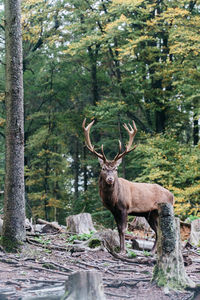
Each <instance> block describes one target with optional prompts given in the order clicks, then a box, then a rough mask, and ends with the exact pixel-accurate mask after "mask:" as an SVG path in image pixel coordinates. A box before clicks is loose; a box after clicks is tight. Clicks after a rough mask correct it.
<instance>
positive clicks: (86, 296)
mask: <svg viewBox="0 0 200 300" xmlns="http://www.w3.org/2000/svg"><path fill="white" fill-rule="evenodd" d="M66 290H67V292H68V296H67V297H66V298H65V299H67V300H75V299H76V300H94V299H95V300H106V298H105V296H104V292H103V282H102V277H101V274H99V273H97V272H95V271H81V272H76V273H74V274H72V275H70V276H69V281H68V286H66Z"/></svg>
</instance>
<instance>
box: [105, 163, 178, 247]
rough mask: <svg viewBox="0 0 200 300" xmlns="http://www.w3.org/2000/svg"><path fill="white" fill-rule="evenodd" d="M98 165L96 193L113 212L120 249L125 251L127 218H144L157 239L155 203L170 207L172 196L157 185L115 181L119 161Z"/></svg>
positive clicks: (121, 180) (156, 207)
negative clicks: (99, 166) (168, 204)
mask: <svg viewBox="0 0 200 300" xmlns="http://www.w3.org/2000/svg"><path fill="white" fill-rule="evenodd" d="M100 163H101V166H102V170H101V173H100V177H99V193H100V197H101V199H102V202H103V205H104V206H105V207H106V208H107V209H109V210H110V211H111V212H112V214H113V216H114V218H115V221H116V223H117V227H118V232H119V237H120V250H121V251H125V230H126V227H127V216H128V215H134V216H143V217H145V218H146V220H147V221H148V223H149V225H150V226H151V228H152V229H153V230H154V231H155V233H156V240H157V218H158V203H171V204H173V194H172V193H171V192H169V191H168V190H167V189H165V188H163V187H162V186H160V185H158V184H149V183H136V182H130V181H128V180H126V179H123V178H118V175H117V170H116V167H117V165H119V163H120V162H117V163H113V162H112V164H111V163H109V162H103V161H101V162H100ZM108 176H109V180H110V182H109V183H108V182H107V181H108ZM111 177H112V181H113V182H112V183H111ZM155 245H156V241H155ZM155 245H154V247H155Z"/></svg>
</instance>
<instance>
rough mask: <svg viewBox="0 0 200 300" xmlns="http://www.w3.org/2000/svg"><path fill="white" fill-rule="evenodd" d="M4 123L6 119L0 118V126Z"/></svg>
mask: <svg viewBox="0 0 200 300" xmlns="http://www.w3.org/2000/svg"><path fill="white" fill-rule="evenodd" d="M5 123H6V120H5V119H3V118H0V127H3V126H4V125H5Z"/></svg>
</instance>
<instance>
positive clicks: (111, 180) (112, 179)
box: [106, 175, 115, 185]
mask: <svg viewBox="0 0 200 300" xmlns="http://www.w3.org/2000/svg"><path fill="white" fill-rule="evenodd" d="M114 181H115V179H114V176H112V175H108V176H107V177H106V183H107V184H109V185H112V184H113V183H114Z"/></svg>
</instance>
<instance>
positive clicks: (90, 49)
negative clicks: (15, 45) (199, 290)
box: [0, 0, 200, 223]
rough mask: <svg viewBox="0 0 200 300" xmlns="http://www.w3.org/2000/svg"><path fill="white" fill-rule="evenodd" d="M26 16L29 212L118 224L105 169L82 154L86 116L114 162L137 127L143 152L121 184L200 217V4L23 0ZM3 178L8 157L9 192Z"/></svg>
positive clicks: (0, 101)
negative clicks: (104, 192)
mask: <svg viewBox="0 0 200 300" xmlns="http://www.w3.org/2000/svg"><path fill="white" fill-rule="evenodd" d="M22 12H23V14H22V27H23V56H24V57H23V71H24V91H25V92H24V101H25V170H26V176H25V181H26V203H27V214H28V215H29V216H33V217H38V216H40V217H45V218H46V219H48V220H53V219H58V220H59V221H60V222H63V221H64V218H65V217H66V215H68V214H72V213H76V212H81V211H87V212H91V213H92V214H93V215H94V217H95V216H96V217H98V218H97V219H98V221H103V222H105V223H106V222H107V220H108V221H109V220H110V214H109V213H108V212H107V211H105V210H104V209H103V208H102V205H101V202H100V200H99V196H98V189H97V180H98V162H97V160H96V159H95V158H94V157H93V156H91V155H90V154H89V153H88V151H87V149H86V148H85V146H84V139H83V133H82V128H81V124H82V121H83V119H84V117H87V118H88V120H89V119H90V120H91V119H95V120H96V122H95V125H94V126H93V127H94V129H93V130H92V133H91V134H92V140H93V143H94V144H95V146H96V148H98V147H100V146H101V144H102V143H103V144H104V149H105V152H106V155H107V156H108V157H110V158H112V157H113V156H114V155H115V154H116V152H117V147H118V139H120V140H121V141H122V144H123V145H125V143H126V140H127V135H126V132H125V131H124V130H123V129H122V126H121V125H122V123H123V122H126V123H128V122H130V121H131V120H132V119H133V120H134V121H135V123H136V125H137V127H138V133H137V136H136V138H135V142H136V143H137V144H138V147H137V148H136V150H135V151H134V152H133V153H130V154H129V156H127V157H126V158H125V159H124V162H123V165H122V167H121V169H120V173H121V175H123V176H125V177H126V178H127V179H129V180H134V181H145V182H155V183H159V184H161V185H163V186H165V187H166V188H169V189H170V190H171V191H172V192H173V193H174V195H175V203H176V204H175V212H176V214H177V215H178V216H180V217H181V218H183V219H185V218H187V217H189V216H191V215H192V216H200V209H199V200H200V199H199V194H200V175H199V160H200V155H199V150H200V145H199V123H198V121H199V111H200V107H199V106H200V101H199V97H200V85H199V78H200V51H199V50H200V36H199V29H200V14H199V13H200V3H199V1H193V0H184V1H183V0H179V1H169V0H161V1H160V0H159V1H157V0H150V1H144V0H131V1H130V0H112V1H109V0H101V1H95V0H83V1H81V2H80V1H77V0H68V1H67V0H57V1H51V0H47V1H38V0H37V1H36V0H24V1H23V2H22ZM1 15H3V12H1ZM0 43H1V44H0V47H1V48H2V49H3V47H4V24H3V21H1V24H0ZM0 55H1V57H0V62H1V66H0V76H1V77H0V147H1V149H4V144H5V140H4V126H5V103H4V89H5V87H4V64H5V57H4V52H3V51H2V52H1V54H0ZM3 168H4V156H3V155H1V157H0V175H1V177H0V180H1V182H0V184H1V190H3V184H4V176H3V174H4V171H3Z"/></svg>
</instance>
